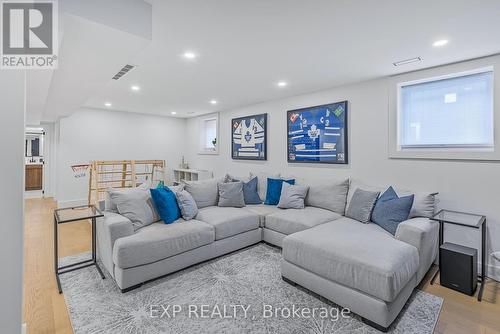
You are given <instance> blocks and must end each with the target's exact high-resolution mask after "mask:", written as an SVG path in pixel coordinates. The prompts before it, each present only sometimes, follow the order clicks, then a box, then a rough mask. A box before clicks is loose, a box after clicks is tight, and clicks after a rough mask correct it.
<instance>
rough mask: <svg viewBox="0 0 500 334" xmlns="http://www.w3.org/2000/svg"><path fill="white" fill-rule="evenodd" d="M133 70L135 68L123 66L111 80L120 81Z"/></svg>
mask: <svg viewBox="0 0 500 334" xmlns="http://www.w3.org/2000/svg"><path fill="white" fill-rule="evenodd" d="M133 68H135V66H134V65H125V66H123V68H122V69H121V70H120V71H119V72H118V73H116V74H115V76H114V77H113V79H114V80H118V79H120V78H121V77H123V76H124V75H125V74H127V73H128V72H130V71H131V70H132V69H133Z"/></svg>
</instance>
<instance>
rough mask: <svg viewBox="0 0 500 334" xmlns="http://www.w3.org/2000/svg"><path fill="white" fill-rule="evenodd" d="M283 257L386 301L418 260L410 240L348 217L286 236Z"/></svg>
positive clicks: (410, 274) (409, 276)
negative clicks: (409, 242)
mask: <svg viewBox="0 0 500 334" xmlns="http://www.w3.org/2000/svg"><path fill="white" fill-rule="evenodd" d="M283 257H284V259H285V260H286V261H288V262H290V263H293V264H295V265H297V266H299V267H302V268H304V269H307V270H309V271H311V272H313V273H316V274H317V275H319V276H321V277H323V278H326V279H329V280H331V281H334V282H336V283H340V284H342V285H344V286H347V287H350V288H353V289H356V290H359V291H362V292H364V293H366V294H369V295H371V296H374V297H376V298H379V299H382V300H384V301H387V302H391V301H393V300H394V299H395V298H396V297H397V295H398V294H399V292H400V291H401V289H402V288H403V287H404V286H405V285H406V284H407V283H408V282H410V280H411V279H413V277H414V276H415V274H416V272H417V270H418V264H419V258H418V251H417V249H416V248H415V247H414V246H412V245H409V244H407V243H405V242H402V241H399V240H397V239H395V238H394V237H393V236H392V235H391V234H389V233H388V232H386V231H384V230H383V229H382V228H380V227H379V226H377V225H375V224H363V223H360V222H358V221H356V220H353V219H349V218H346V217H343V218H341V219H338V220H335V221H333V222H329V223H326V224H321V225H319V226H316V227H314V228H311V229H308V230H305V231H302V232H299V233H295V234H292V235H289V236H287V237H286V238H285V239H284V240H283ZM415 284H416V281H415Z"/></svg>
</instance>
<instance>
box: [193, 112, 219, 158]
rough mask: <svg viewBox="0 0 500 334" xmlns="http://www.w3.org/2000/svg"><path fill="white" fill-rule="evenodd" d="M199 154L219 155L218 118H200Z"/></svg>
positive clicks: (213, 116) (212, 116)
mask: <svg viewBox="0 0 500 334" xmlns="http://www.w3.org/2000/svg"><path fill="white" fill-rule="evenodd" d="M199 129H200V130H199V136H200V138H199V152H198V153H199V154H219V143H218V134H219V116H218V114H213V115H208V116H205V117H202V118H200V124H199Z"/></svg>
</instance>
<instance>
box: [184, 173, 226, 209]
mask: <svg viewBox="0 0 500 334" xmlns="http://www.w3.org/2000/svg"><path fill="white" fill-rule="evenodd" d="M183 182H184V189H185V190H186V191H187V192H188V193H190V194H191V196H193V198H194V200H195V201H196V206H198V209H201V208H204V207H207V206H215V205H217V197H218V194H217V193H218V190H217V183H218V180H216V179H209V180H202V181H183Z"/></svg>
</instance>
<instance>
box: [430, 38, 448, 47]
mask: <svg viewBox="0 0 500 334" xmlns="http://www.w3.org/2000/svg"><path fill="white" fill-rule="evenodd" d="M446 44H448V40H447V39H440V40H437V41H435V42H434V43H432V46H435V47H440V46H445V45H446Z"/></svg>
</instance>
